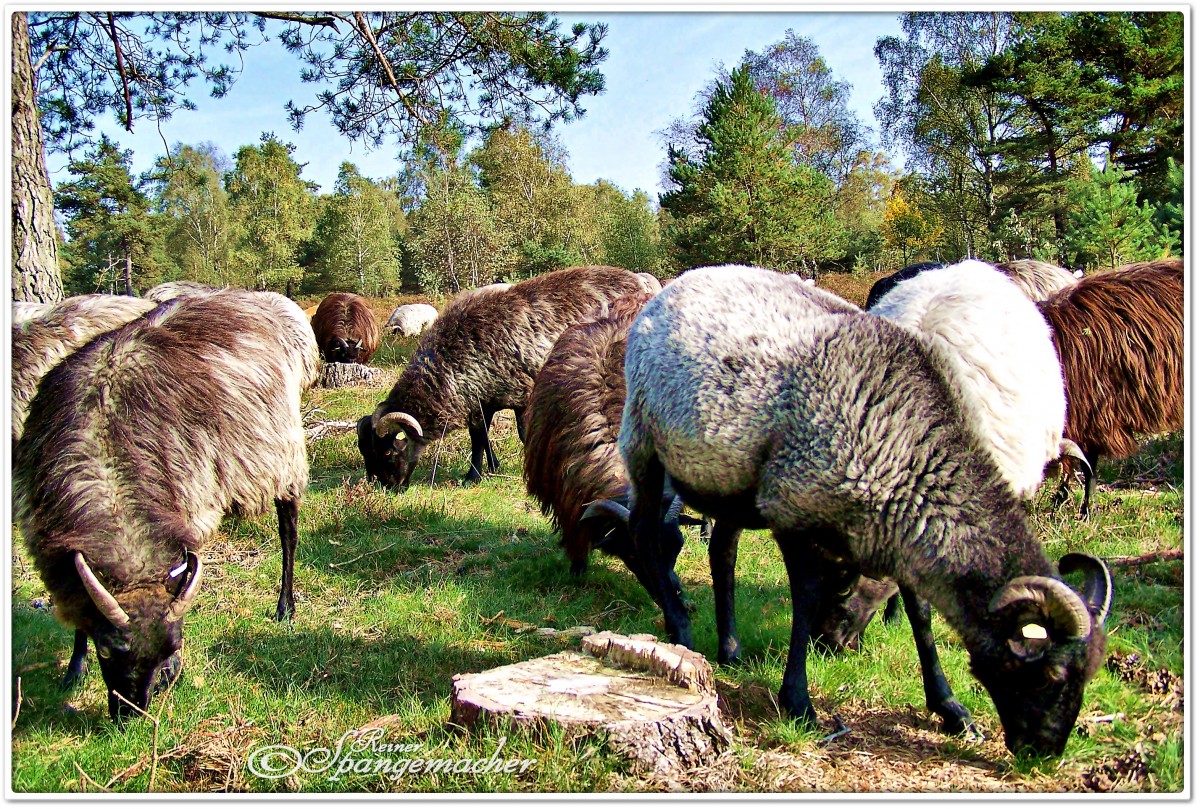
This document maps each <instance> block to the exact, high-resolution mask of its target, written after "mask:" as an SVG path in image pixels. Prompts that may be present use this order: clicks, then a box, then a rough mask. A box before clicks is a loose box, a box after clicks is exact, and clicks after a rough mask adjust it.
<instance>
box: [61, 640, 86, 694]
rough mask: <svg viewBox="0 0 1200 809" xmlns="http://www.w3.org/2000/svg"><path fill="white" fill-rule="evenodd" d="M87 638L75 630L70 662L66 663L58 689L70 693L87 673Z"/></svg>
mask: <svg viewBox="0 0 1200 809" xmlns="http://www.w3.org/2000/svg"><path fill="white" fill-rule="evenodd" d="M87 647H88V636H87V633H86V632H84V631H83V630H82V629H76V630H75V646H74V648H73V649H72V650H71V662H69V663H67V673H66V674H64V675H63V678H62V683H61V685H60V688H62V690H63V691H70V690H71V689H72V688H74V687H75V686H77V685H79V683H81V682H82V681H83V678H84V677H86V676H87V673H88V661H87Z"/></svg>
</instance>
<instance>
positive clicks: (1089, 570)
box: [1058, 553, 1112, 625]
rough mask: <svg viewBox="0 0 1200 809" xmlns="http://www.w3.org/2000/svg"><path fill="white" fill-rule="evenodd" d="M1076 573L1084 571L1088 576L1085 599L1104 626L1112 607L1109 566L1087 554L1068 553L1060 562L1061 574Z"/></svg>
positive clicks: (1097, 621) (1097, 620)
mask: <svg viewBox="0 0 1200 809" xmlns="http://www.w3.org/2000/svg"><path fill="white" fill-rule="evenodd" d="M1076 571H1083V573H1085V574H1086V575H1087V582H1086V583H1085V584H1084V592H1083V598H1084V600H1085V601H1086V602H1087V605H1088V608H1089V609H1090V610H1091V611H1092V614H1093V615H1095V616H1096V623H1097V624H1101V625H1103V624H1104V619H1105V618H1107V617H1108V609H1109V607H1111V606H1112V574H1111V573H1109V572H1108V565H1106V564H1104V562H1103V561H1101V560H1100V559H1097V558H1096V557H1095V556H1089V555H1087V554H1086V553H1068V554H1066V555H1065V556H1063V558H1062V559H1059V560H1058V572H1059V573H1062V574H1067V573H1074V572H1076Z"/></svg>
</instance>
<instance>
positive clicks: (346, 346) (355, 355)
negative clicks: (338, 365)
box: [324, 337, 364, 363]
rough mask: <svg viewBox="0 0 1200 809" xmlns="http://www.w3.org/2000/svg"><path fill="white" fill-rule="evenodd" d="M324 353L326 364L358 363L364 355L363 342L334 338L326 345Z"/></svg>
mask: <svg viewBox="0 0 1200 809" xmlns="http://www.w3.org/2000/svg"><path fill="white" fill-rule="evenodd" d="M324 353H325V361H326V362H346V363H354V362H358V361H359V357H360V356H362V354H363V353H364V352H363V341H362V340H347V339H346V338H344V337H334V338H333V339H332V340H330V341H329V343H328V344H326V346H325V352H324Z"/></svg>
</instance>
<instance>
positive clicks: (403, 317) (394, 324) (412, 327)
mask: <svg viewBox="0 0 1200 809" xmlns="http://www.w3.org/2000/svg"><path fill="white" fill-rule="evenodd" d="M437 316H438V310H437V309H435V308H434V307H432V306H430V305H429V304H427V303H406V304H404V305H403V306H397V307H396V309H395V311H393V312H392V316H391V317H389V318H388V322H387V323H386V324H385V325H384V327H383V328H384V331H390V332H393V333H395V334H399V335H400V336H401V337H420V336H421V333H422V332H424V331H425V330H426V329H427V328H429V325H430V324H431V323H433V321H435V320H437Z"/></svg>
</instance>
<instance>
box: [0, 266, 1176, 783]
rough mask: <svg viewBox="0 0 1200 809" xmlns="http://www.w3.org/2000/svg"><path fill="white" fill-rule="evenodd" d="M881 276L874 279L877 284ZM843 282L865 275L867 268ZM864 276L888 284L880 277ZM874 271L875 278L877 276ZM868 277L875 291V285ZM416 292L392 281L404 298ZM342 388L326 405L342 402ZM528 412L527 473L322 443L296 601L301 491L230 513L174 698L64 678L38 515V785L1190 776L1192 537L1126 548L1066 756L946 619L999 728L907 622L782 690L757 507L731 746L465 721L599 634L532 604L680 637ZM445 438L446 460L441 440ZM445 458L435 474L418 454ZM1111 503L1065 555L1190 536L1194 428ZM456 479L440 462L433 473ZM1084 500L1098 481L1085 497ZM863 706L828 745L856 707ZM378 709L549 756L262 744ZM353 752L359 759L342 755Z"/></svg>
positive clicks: (27, 707)
mask: <svg viewBox="0 0 1200 809" xmlns="http://www.w3.org/2000/svg"><path fill="white" fill-rule="evenodd" d="M871 280H873V279H871V278H867V279H865V280H864V279H853V281H854V282H857V283H859V285H865V286H868V287H869V285H870V282H871ZM840 282H841V283H842V284H843V287H842V288H839V292H841V293H842V294H847V293H846V292H845V290H844V287H845V286H847V285H848V284H850V283H851V282H850V281H847V280H846V279H840ZM858 291H861V293H862V295H863V296H865V289H863V290H858ZM853 292H854V290H852V294H853ZM849 296H851V295H848V297H849ZM390 305H392V303H391V302H390V301H388V302H385V304H381V307H380V308H387V307H388V306H390ZM412 348H413V341H411V340H400V339H396V338H393V337H387V338H385V346H384V347H383V349H382V350H381V352H380V354H379V355H378V357H379V360H378V361H377V362H378V363H379V364H380V366H381V367H384V368H385V369H386V370H388V371H389V372H390V373H389V374H387V375H385V377H386V381H384V382H383V383H381V386H376V387H370V388H358V389H340V390H315V391H312V392H311V393H310V394H309V396H308V399H307V406H308V407H309V408H313V409H314V411H313V412H314V415H313V418H320V419H329V420H352V419H355V418H357V417H358V416H360V415H362V414H363V413H367V412H370V411H371V410H372V409H373V408H374V406H375V404H376V403H377V402H378V401H379V400H381V399H382V398H383V396H384V395H385V393H386V390H387V387H388V386H389V385H390V384H391V380H392V379H394V378H395V374H396V373H397V372H398V370H399V369H400V368H401V367H403V362H404V358H405V357H407V356H408V355H409V354H411V351H412ZM318 409H319V410H318ZM507 415H508V414H507V413H505V414H502V416H501V417H500V418H499V419H498V422H499V424H498V426H497V429H496V432H495V435H494V438H495V440H496V449H497V453H498V455H499V456H500V459H501V464H502V466H501V471H500V474H498V475H495V476H491V477H489V478H487V479H486V480H485V481H484V482H483V483H482V484H480V485H478V486H475V487H470V488H464V487H461V486H460V485H458V480H459V479H460V478H461V477H462V476H463V474H464V473H465V472H466V456H467V437H466V434H465V432H463V433H458V434H454V435H450V436H447V437H446V439H445V441H444V442H442V446H441V448H440V453H439V452H438V448H437V447H433V448H431V449H430V451H429V452H428V453H427V454H426V456H425V458H424V459H423V461H422V466H421V467H420V468H419V469H418V472H417V474H416V475H415V476H414V482H415V484H414V486H413V487H412V488H411V489H410V490H409V491H407V492H406V493H404V494H401V495H395V494H392V493H390V492H385V491H383V490H380V489H378V488H376V487H374V486H369V485H367V484H365V483H364V482H363V480H362V471H361V459H360V457H359V455H358V451H357V448H356V445H355V438H354V435H353V434H352V433H350V432H342V433H335V434H332V435H329V436H327V437H324V438H321V439H318V440H316V441H314V442H312V443H311V444H310V457H311V461H312V475H311V485H310V488H309V491H308V493H307V496H306V499H305V501H304V503H303V505H302V507H301V512H300V514H301V518H300V519H301V522H300V548H299V553H298V559H297V567H296V585H295V586H296V600H297V612H296V616H295V618H294V620H292V621H291V622H290V623H286V624H279V623H276V622H275V621H273V620H271V619H270V615H271V614H272V613H273V611H274V604H275V599H276V596H277V592H278V591H277V588H278V583H279V573H280V562H279V550H278V539H277V535H276V526H275V521H274V516H273V515H269V516H263V517H260V518H256V519H245V520H240V521H239V520H233V519H231V520H228V521H226V523H225V524H224V525H223V526H222V529H221V531H220V532H219V533H218V535H217V536H215V537H214V538H213V539H212V541H211V542H210V543H209V545H208V546H207V547H206V549H205V554H204V555H205V563H206V564H205V571H206V574H205V582H204V587H203V593H202V595H201V598H200V599H199V601H198V604H197V606H196V607H195V608H194V609H193V611H192V612H191V613H190V614H189V615H188V618H187V623H186V630H185V636H186V641H185V647H184V650H183V656H184V661H185V665H184V669H183V672H182V674H181V676H180V679H179V680H178V681H177V683H176V685H175V687H174V689H173V692H172V693H171V694H170V695H169V698H167V699H162V698H158V699H156V700H155V701H154V702H153V703H152V704H151V707H150V711H151V713H152V714H153V715H154V716H155V717H156V718H157V721H158V732H157V738H156V737H155V733H154V731H155V727H154V724H153V723H152V722H150V721H147V720H145V719H136V720H131V721H128V722H125V723H123V724H120V725H117V724H113V723H111V722H110V721H109V719H108V715H107V708H106V698H105V693H104V686H103V681H102V679H101V677H100V675H99V669H98V666H96V665H95V662H94V659H93V666H92V668H93V671H92V673H91V674H90V675H89V676H88V677H87V679H86V680H85V682H84V684H83V685H82V686H80V687H79V688H78V689H77V690H76V691H74V692H72V693H69V694H64V693H62V692H60V691H59V690H58V686H57V683H58V680H59V678H60V677H61V674H62V670H63V668H64V667H65V663H66V660H67V658H68V657H69V655H70V641H71V635H70V633H69V632H68V631H67V630H65V629H63V628H62V627H61V626H59V625H58V624H57V623H56V622H55V621H54V619H53V618H52V616H51V612H50V610H49V609H48V604H47V602H48V600H49V598H48V596H47V594H46V592H45V589H44V588H43V587H42V584H41V582H40V580H39V579H38V578H37V576H36V574H35V573H34V572H33V569H32V565H31V564H30V563H29V561H28V559H27V557H26V555H25V552H24V549H23V547H22V546H21V543H20V541H19V537H15V538H14V542H13V555H12V572H13V576H12V579H13V585H12V612H13V623H12V636H11V637H12V656H13V668H14V672H15V675H16V676H19V677H20V683H21V693H22V700H21V704H20V714H19V716H18V718H17V721H16V723H15V725H14V727H13V730H12V768H13V769H12V773H11V783H12V789H13V790H14V791H15V792H18V793H54V792H65V791H98V790H101V789H106V790H111V791H115V792H144V791H166V792H175V791H180V792H205V791H223V790H232V791H266V792H283V791H300V792H317V793H321V792H328V793H331V792H395V791H401V792H425V791H436V792H513V791H520V792H641V791H661V790H681V789H682V790H693V791H709V790H710V791H763V792H771V791H785V790H798V791H833V792H864V791H875V792H905V791H973V790H978V791H1038V792H1059V791H1087V790H1105V791H1109V790H1117V791H1143V792H1159V793H1163V792H1167V793H1169V792H1179V791H1180V790H1182V789H1183V788H1184V772H1183V756H1184V750H1183V714H1182V710H1183V709H1182V690H1181V689H1182V686H1181V683H1182V676H1183V670H1184V669H1183V667H1184V649H1183V637H1184V633H1183V576H1184V563H1183V562H1182V561H1180V560H1176V561H1168V562H1157V563H1149V564H1144V565H1140V566H1136V567H1122V568H1116V569H1114V571H1113V573H1114V580H1115V594H1114V606H1113V611H1112V614H1111V616H1110V618H1109V621H1108V625H1107V626H1108V632H1109V665H1108V666H1106V667H1104V668H1102V669H1101V671H1100V672H1099V673H1098V675H1097V676H1096V678H1095V679H1094V680H1093V681H1092V683H1091V684H1089V686H1088V688H1087V691H1086V693H1085V697H1084V705H1083V709H1082V711H1081V713H1080V721H1079V722H1078V724H1077V730H1076V733H1075V734H1073V736H1072V738H1071V740H1070V742H1069V743H1068V746H1067V750H1066V752H1065V754H1064V755H1063V756H1062V758H1061V759H1057V760H1051V761H1046V760H1027V759H1020V758H1014V757H1013V756H1011V755H1010V754H1009V753H1008V752H1007V751H1006V750H1005V748H1004V746H1003V743H1002V730H1001V728H1000V726H999V723H998V721H997V719H996V716H995V711H994V708H993V707H992V705H991V702H990V700H989V698H988V696H987V694H986V693H985V692H984V691H983V690H982V688H981V687H980V686H979V684H978V683H977V681H975V680H974V679H973V678H972V677H971V675H970V673H969V671H968V666H967V658H966V654H965V652H964V650H963V648H962V646H961V644H960V643H959V642H958V640H957V638H956V637H955V636H954V635H953V633H952V632H950V631H949V630H948V628H947V627H946V626H945V624H944V623H942V622H941V620H940V618H938V619H937V622H936V623H935V631H936V632H937V633H938V641H939V648H940V650H941V653H942V661H943V665H944V667H945V669H946V675H947V677H948V679H949V681H950V683H951V684H952V686H953V687H954V689H955V692H956V694H957V695H958V697H959V699H960V700H961V701H962V702H963V703H964V704H965V705H966V706H967V707H968V708H969V709H970V710H971V712H972V713H973V715H974V717H975V719H976V723H977V725H978V726H979V728H980V729H981V730H982V731H983V732H984V734H985V735H986V740H984V741H982V742H971V741H967V740H963V739H955V738H950V737H947V736H944V735H943V734H942V733H941V732H940V729H939V722H938V720H937V719H936V717H931V716H930V715H929V713H928V712H927V711H926V710H925V707H924V698H923V696H922V691H921V684H920V677H919V674H918V664H917V660H916V653H915V650H914V648H913V644H912V639H911V636H910V634H909V630H908V625H907V622H906V621H903V620H902V621H900V622H898V623H897V624H895V625H884V624H883V623H882V622H878V621H877V622H875V623H873V624H872V625H871V626H870V627H868V629H867V632H866V637H865V638H864V643H863V649H862V651H861V652H859V653H857V654H847V655H843V656H837V657H830V656H821V655H814V656H812V657H810V665H809V680H810V683H811V692H812V695H813V700H814V704H815V706H816V708H817V712H818V715H819V717H820V718H821V721H822V728H820V729H808V728H801V727H798V726H797V725H796V724H795V723H793V722H791V721H788V720H786V719H784V718H782V717H781V716H780V715H779V712H778V708H777V704H776V699H775V694H776V692H777V691H778V688H779V683H780V679H781V677H782V672H783V663H784V659H785V656H786V653H787V643H788V635H789V625H790V603H789V597H788V586H787V577H786V573H785V571H784V569H783V565H782V561H781V559H780V557H779V553H778V551H777V550H776V549H775V547H774V544H773V542H772V541H771V539H770V537H769V535H767V534H765V533H764V532H747V533H746V535H745V536H744V537H743V539H742V541H741V545H740V549H741V552H740V556H739V559H738V617H739V627H740V630H741V638H742V644H743V649H744V656H745V662H744V663H742V664H740V665H738V666H725V667H719V668H717V671H716V674H717V681H718V688H719V692H720V702H721V706H722V710H723V711H724V715H725V719H726V721H727V723H728V724H729V725H730V727H731V729H732V730H733V733H734V739H735V741H734V745H733V747H732V749H731V750H730V751H729V752H727V753H726V754H725V755H724V756H723V757H722V758H721V759H719V760H718V761H717V762H716V763H715V764H714V765H713V766H711V767H709V768H706V769H703V770H696V771H693V772H688V773H682V774H676V775H674V776H672V777H671V778H666V777H664V776H648V775H644V774H638V773H636V772H633V771H632V770H631V769H630V766H629V765H628V764H626V763H625V762H624V761H622V760H620V759H618V758H616V757H614V756H613V754H611V753H610V752H608V751H607V750H606V748H604V747H603V745H601V744H600V743H599V742H598V741H595V740H589V739H579V738H570V737H568V736H567V735H566V734H564V733H562V732H554V731H550V732H544V733H530V732H515V731H509V732H506V733H500V732H499V731H496V730H489V731H482V732H476V731H472V732H471V733H465V732H463V731H461V730H460V729H457V728H454V727H452V726H450V725H449V723H448V717H449V706H450V688H451V680H452V678H453V676H454V675H455V674H457V673H462V672H473V671H482V670H485V669H489V668H492V667H495V666H499V665H504V664H508V663H513V662H517V661H521V660H525V659H528V658H532V657H537V656H541V655H545V654H549V653H552V652H557V651H562V650H563V649H567V648H574V647H575V646H576V644H577V641H569V640H564V639H562V636H558V637H543V636H539V635H537V634H536V633H533V632H530V631H526V630H527V629H528V628H529V627H547V626H549V627H556V628H559V629H564V628H568V627H572V626H579V625H584V626H592V627H595V628H597V629H610V630H613V631H616V632H622V633H639V632H650V633H655V634H660V636H661V629H662V626H661V617H660V614H659V611H658V610H657V608H656V607H655V606H654V604H653V603H652V601H651V599H650V598H649V596H648V595H647V594H646V593H645V592H644V591H643V590H642V589H641V588H640V587H639V585H638V584H637V582H636V581H635V580H634V578H633V576H632V575H630V574H629V573H628V572H627V571H626V570H624V569H623V567H622V566H621V565H620V563H619V562H616V561H614V560H612V559H609V558H607V557H604V556H601V555H599V554H596V555H594V556H593V558H592V560H591V563H590V569H589V573H588V575H587V577H586V578H585V579H583V580H576V579H573V578H572V577H571V576H570V575H569V574H568V572H567V563H566V560H565V558H564V557H563V555H562V553H561V551H560V550H559V549H558V548H557V537H556V536H555V535H554V534H553V533H552V531H551V529H550V526H549V524H548V522H547V521H546V520H545V519H544V518H543V517H542V515H541V513H540V512H539V510H538V508H537V507H536V506H535V505H534V504H533V503H532V502H531V501H530V499H529V498H528V497H527V496H526V495H525V493H524V487H523V483H522V481H521V479H520V464H521V447H520V444H519V442H518V441H517V439H516V436H515V431H514V430H513V426H512V423H511V419H505V418H504V417H505V416H507ZM435 459H436V461H437V469H436V474H435V473H434V469H433V466H434V462H435ZM418 479H419V480H418ZM1101 481H1102V485H1101V487H1100V490H1099V493H1098V500H1097V504H1096V510H1095V514H1094V516H1093V517H1092V518H1091V519H1090V520H1089V521H1087V522H1081V521H1079V520H1077V519H1076V518H1075V516H1074V513H1073V510H1072V509H1070V508H1063V509H1061V510H1057V511H1055V510H1052V509H1051V506H1050V493H1051V490H1052V488H1053V486H1054V485H1055V484H1054V482H1053V481H1052V482H1050V483H1048V484H1047V486H1046V487H1044V489H1043V491H1042V492H1041V494H1040V495H1039V497H1038V498H1037V499H1036V500H1035V501H1034V502H1033V503H1032V504H1031V506H1030V512H1031V516H1032V520H1033V523H1034V526H1035V528H1036V530H1037V533H1038V536H1040V537H1042V538H1043V539H1044V540H1045V545H1046V551H1047V554H1048V555H1050V556H1051V557H1053V558H1057V557H1058V556H1060V555H1062V554H1063V553H1066V552H1068V551H1084V552H1089V553H1094V554H1097V555H1100V556H1103V557H1109V558H1111V557H1119V556H1133V555H1137V554H1143V553H1148V552H1154V551H1162V550H1173V549H1181V548H1182V544H1183V527H1182V526H1183V491H1182V483H1183V468H1182V436H1180V435H1174V436H1169V437H1166V438H1163V439H1160V440H1156V441H1153V442H1151V443H1150V444H1148V445H1147V447H1146V448H1145V449H1144V451H1143V452H1141V453H1139V455H1137V456H1136V457H1134V458H1132V459H1128V460H1126V461H1123V462H1120V463H1114V464H1106V465H1102V467H1101ZM431 484H432V485H431ZM1078 498H1079V493H1078V489H1076V491H1075V499H1074V502H1075V503H1076V504H1077V503H1078ZM678 571H679V575H680V578H681V579H682V581H683V583H684V585H685V587H686V589H687V592H688V594H689V596H690V597H691V598H692V599H693V600H694V601H695V602H696V611H695V613H694V615H693V622H694V634H695V638H696V643H697V648H698V651H700V652H701V653H703V654H705V655H706V656H708V657H710V658H715V651H716V650H715V628H714V623H713V614H712V613H713V610H712V593H711V587H710V586H709V582H708V561H707V552H706V549H705V547H704V546H703V545H702V544H701V543H700V542H699V541H698V539H697V537H696V534H695V531H694V529H690V530H689V533H688V542H687V544H686V546H685V548H684V551H683V554H682V555H681V557H680V560H679V565H678ZM835 714H836V715H838V716H839V717H841V718H842V719H843V720H844V721H845V722H846V723H847V724H848V725H849V726H850V727H851V732H850V733H849V734H846V735H844V736H842V737H839V738H838V739H836V740H834V741H831V742H828V743H823V742H822V737H824V736H825V735H826V734H827V733H828V732H829V731H830V730H831V728H832V721H833V720H832V717H833V715H835ZM368 725H369V726H371V727H376V728H378V729H379V730H378V731H377V732H378V733H379V734H380V735H381V738H383V740H384V741H385V742H386V743H389V744H407V745H409V746H410V751H411V752H410V753H408V754H407V755H410V756H412V755H417V756H421V757H425V758H435V759H442V758H444V759H452V760H454V761H458V760H462V759H485V760H486V759H488V758H489V757H491V756H493V754H494V753H495V752H496V751H497V749H498V748H499V749H500V750H501V753H500V754H499V755H500V756H501V757H503V758H508V757H513V758H517V759H526V760H529V759H532V760H536V763H535V764H533V765H530V766H529V767H528V769H527V770H526V771H525V772H524V773H499V774H494V773H493V774H486V775H474V774H466V773H462V774H455V773H454V772H438V773H434V774H404V775H402V776H399V777H395V778H393V777H390V776H389V774H387V773H380V772H370V773H342V774H336V773H333V772H329V771H324V772H306V771H304V770H299V771H297V772H296V773H293V774H292V775H290V776H288V777H285V778H277V779H275V778H264V777H260V776H259V775H255V774H254V772H253V771H251V769H249V768H248V767H247V763H248V761H249V760H250V758H251V756H252V753H253V751H254V750H256V749H258V748H261V747H264V746H267V745H288V746H290V747H293V748H296V749H297V750H309V749H314V748H320V747H334V746H336V744H337V742H338V740H339V739H340V738H341V737H342V735H343V734H345V733H346V732H347V731H350V730H354V729H357V728H362V727H365V726H368ZM335 776H336V777H335Z"/></svg>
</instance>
